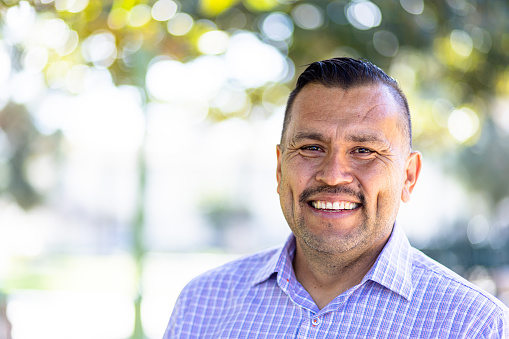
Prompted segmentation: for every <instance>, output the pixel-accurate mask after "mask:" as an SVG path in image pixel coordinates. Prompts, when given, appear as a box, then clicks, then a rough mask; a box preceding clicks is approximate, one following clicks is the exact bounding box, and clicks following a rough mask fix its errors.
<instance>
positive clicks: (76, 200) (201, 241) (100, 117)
mask: <svg viewBox="0 0 509 339" xmlns="http://www.w3.org/2000/svg"><path fill="white" fill-rule="evenodd" d="M508 17H509V3H508V2H507V1H503V0H500V1H483V0H446V1H441V0H440V1H439V0H435V1H428V0H390V1H383V2H382V1H366V0H351V1H346V0H345V1H343V0H336V1H321V0H315V1H306V0H300V1H296V0H181V1H177V0H158V1H154V0H127V1H117V0H108V1H99V0H35V1H17V0H1V1H0V339H3V338H5V339H11V338H14V339H25V338H35V337H37V338H51V339H58V338H65V339H68V338H77V339H79V338H95V339H102V338H104V339H120V338H135V339H141V338H150V339H152V338H160V337H161V336H162V334H163V332H164V329H165V327H166V324H167V321H168V319H169V317H170V314H171V311H172V308H173V304H174V302H175V300H176V298H177V296H178V293H179V292H180V289H181V288H182V287H183V286H184V285H185V283H186V282H187V281H189V279H191V278H192V277H193V276H195V275H197V274H199V273H201V272H203V271H205V270H207V269H209V268H212V267H214V266H217V265H220V264H222V263H224V262H226V261H228V260H231V259H233V258H236V257H238V256H241V255H244V254H247V253H251V252H254V251H256V250H259V249H263V248H266V247H269V246H274V245H277V244H279V243H281V242H282V241H284V240H285V238H286V237H287V235H288V233H289V229H288V226H287V225H286V222H285V221H284V218H283V216H282V213H281V211H280V207H279V201H278V196H277V194H276V180H275V179H276V177H275V167H276V151H275V145H276V144H277V143H278V140H279V137H280V130H281V126H282V118H283V111H284V106H285V102H286V98H287V95H288V94H289V92H290V91H291V89H292V87H293V85H294V81H295V79H296V76H298V74H300V72H302V70H303V69H304V67H305V65H306V64H308V63H310V62H313V61H316V60H320V59H325V58H329V57H334V56H353V57H363V58H366V59H368V60H370V61H372V62H374V63H375V64H377V65H379V66H380V67H382V68H383V69H384V70H385V71H386V72H387V73H389V74H390V75H391V76H393V77H395V78H396V79H397V80H398V81H399V82H400V84H401V86H402V88H403V90H404V91H405V92H406V94H407V96H408V98H409V102H410V106H411V111H412V116H413V125H414V126H413V128H414V147H415V148H416V149H418V150H420V151H421V152H422V153H423V155H424V167H423V171H422V174H421V178H420V181H419V183H418V185H417V188H416V189H415V191H414V194H413V196H412V201H411V202H410V203H409V204H406V205H404V206H402V209H401V213H400V216H399V219H398V220H399V221H398V222H399V223H401V224H402V225H403V227H404V228H405V230H406V232H407V234H408V236H409V238H410V240H411V242H412V243H413V244H414V245H415V246H416V247H418V248H420V249H422V250H423V251H424V252H425V253H427V254H429V255H430V256H431V257H433V258H435V259H436V260H438V261H439V262H441V263H443V264H444V265H446V266H448V267H450V268H451V269H453V270H454V271H456V272H457V273H459V274H460V275H462V276H464V277H466V278H467V279H469V280H470V281H472V282H474V283H475V284H477V285H479V286H480V287H482V288H484V289H485V290H487V291H489V292H490V293H492V294H494V295H496V296H498V297H499V298H500V299H501V300H502V301H504V302H505V303H506V304H509V180H508V178H507V177H508V173H509V170H508V169H509V66H508V64H509V63H508V61H509V21H508V20H507V18H508Z"/></svg>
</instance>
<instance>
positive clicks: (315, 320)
mask: <svg viewBox="0 0 509 339" xmlns="http://www.w3.org/2000/svg"><path fill="white" fill-rule="evenodd" d="M321 322H322V320H321V319H320V318H313V319H311V324H313V326H318V325H320V323H321Z"/></svg>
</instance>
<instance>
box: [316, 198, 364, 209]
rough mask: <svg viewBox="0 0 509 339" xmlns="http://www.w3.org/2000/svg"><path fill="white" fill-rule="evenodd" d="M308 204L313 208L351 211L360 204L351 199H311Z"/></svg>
mask: <svg viewBox="0 0 509 339" xmlns="http://www.w3.org/2000/svg"><path fill="white" fill-rule="evenodd" d="M308 204H309V205H310V206H311V207H313V208H314V209H317V210H321V211H330V212H341V211H351V210H355V209H357V208H359V207H360V206H361V204H359V203H355V202H351V201H334V202H331V201H320V200H312V201H309V202H308Z"/></svg>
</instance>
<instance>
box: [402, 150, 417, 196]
mask: <svg viewBox="0 0 509 339" xmlns="http://www.w3.org/2000/svg"><path fill="white" fill-rule="evenodd" d="M421 162H422V156H421V153H419V152H412V153H410V155H409V156H408V158H407V160H406V163H405V182H404V184H403V190H402V192H401V200H402V201H403V202H405V203H406V202H409V201H410V194H411V193H412V191H413V190H414V187H415V184H416V183H417V179H418V178H419V174H420V173H421Z"/></svg>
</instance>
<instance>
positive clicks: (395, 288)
mask: <svg viewBox="0 0 509 339" xmlns="http://www.w3.org/2000/svg"><path fill="white" fill-rule="evenodd" d="M411 139H412V137H411V123H410V113H409V109H408V104H407V100H406V98H405V96H404V95H403V93H402V92H401V90H400V89H399V87H398V85H397V83H396V81H395V80H393V79H392V78H390V77H389V76H387V75H386V74H385V73H384V72H383V71H382V70H381V69H379V68H378V67H376V66H374V65H373V64H371V63H369V62H365V61H361V60H355V59H351V58H335V59H330V60H324V61H321V62H315V63H313V64H311V65H310V66H309V67H308V68H307V69H306V70H305V71H304V72H303V73H302V74H301V75H300V77H299V79H298V81H297V86H296V88H295V90H294V91H293V92H292V93H291V94H290V98H289V100H288V105H287V109H286V114H285V120H284V124H283V132H282V137H281V143H280V145H278V146H277V183H278V186H277V192H278V194H279V196H280V202H281V208H282V210H283V214H284V216H285V218H286V221H287V222H288V225H289V226H290V229H291V230H292V235H291V236H290V237H289V238H288V240H287V242H286V243H285V244H284V246H282V247H279V248H276V249H271V250H267V251H264V252H261V253H257V254H254V255H251V256H248V257H245V258H242V259H239V260H237V261H234V262H231V263H229V264H226V265H224V266H222V267H219V268H217V269H214V270H212V271H210V272H207V273H205V274H203V275H201V276H199V277H198V278H195V279H194V280H193V281H192V282H191V283H189V285H188V286H186V287H185V289H184V290H183V291H182V293H181V295H180V297H179V299H178V301H177V303H176V306H175V309H174V311H173V314H172V316H171V319H170V322H169V324H168V328H167V330H166V333H165V338H509V329H508V323H509V310H508V309H507V307H506V306H504V305H503V304H502V303H501V302H500V301H498V300H497V299H496V298H494V297H493V296H491V295H489V294H488V293H486V292H484V291H482V290H480V289H479V288H477V287H475V286H474V285H472V284H470V283H469V282H467V281H466V280H464V279H462V278H461V277H459V276H457V275H456V274H454V273H453V272H451V271H449V270H448V269H446V268H445V267H443V266H441V265H439V264H438V263H435V262H434V261H432V260H431V259H429V258H428V257H426V256H425V255H424V254H422V253H421V252H419V251H418V250H416V249H414V248H412V247H411V246H410V244H409V243H408V240H407V238H406V237H405V235H404V233H403V231H402V230H401V228H400V226H399V225H397V224H396V215H397V212H398V208H399V201H400V200H402V201H403V202H407V201H408V200H409V199H410V194H411V192H412V190H413V189H414V187H415V184H416V182H417V179H418V177H419V172H420V169H421V155H420V154H419V153H418V152H414V151H412V150H411Z"/></svg>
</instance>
